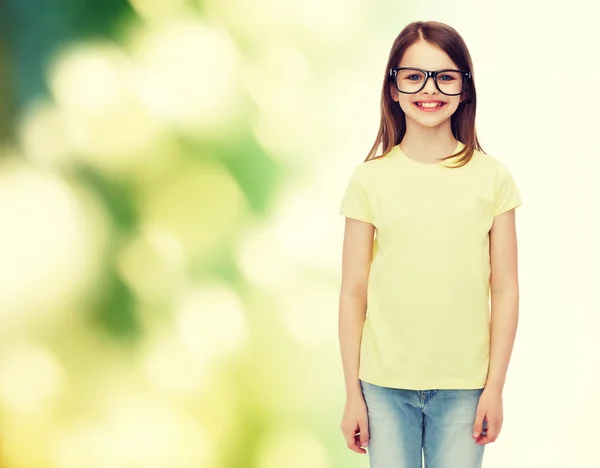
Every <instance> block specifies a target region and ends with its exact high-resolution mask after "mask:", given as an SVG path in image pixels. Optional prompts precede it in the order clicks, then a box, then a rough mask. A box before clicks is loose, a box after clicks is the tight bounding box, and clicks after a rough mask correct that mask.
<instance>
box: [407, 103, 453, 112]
mask: <svg viewBox="0 0 600 468" xmlns="http://www.w3.org/2000/svg"><path fill="white" fill-rule="evenodd" d="M413 104H414V105H415V106H416V107H418V108H419V109H420V110H422V111H435V110H438V109H439V108H441V107H444V106H445V105H446V103H445V102H441V101H437V102H413Z"/></svg>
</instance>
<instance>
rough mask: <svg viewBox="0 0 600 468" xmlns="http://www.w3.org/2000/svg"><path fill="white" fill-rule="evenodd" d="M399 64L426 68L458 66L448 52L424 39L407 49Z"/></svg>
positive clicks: (439, 68) (438, 68)
mask: <svg viewBox="0 0 600 468" xmlns="http://www.w3.org/2000/svg"><path fill="white" fill-rule="evenodd" d="M398 66H399V67H415V68H423V69H425V70H442V69H444V68H458V67H457V66H456V64H455V63H454V62H453V61H452V60H450V57H449V56H448V54H447V53H446V52H444V51H443V50H442V49H440V48H439V47H437V46H435V45H433V44H430V43H429V42H426V41H423V40H421V41H417V42H415V43H414V44H412V45H411V46H409V47H408V48H407V49H406V51H405V52H404V55H403V57H402V60H400V63H399V64H398Z"/></svg>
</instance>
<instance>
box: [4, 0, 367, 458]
mask: <svg viewBox="0 0 600 468" xmlns="http://www.w3.org/2000/svg"><path fill="white" fill-rule="evenodd" d="M340 5H341V3H340V2H337V1H333V2H331V4H330V5H322V4H321V3H320V2H315V1H311V2H308V3H305V4H302V5H298V4H289V5H288V4H279V3H274V2H270V1H267V0H261V1H258V2H256V3H255V4H253V5H248V4H245V3H243V2H241V1H239V0H235V1H231V2H218V1H216V0H213V1H206V2H204V3H202V4H200V3H198V2H191V1H190V2H188V1H185V0H177V1H167V0H135V1H134V0H132V1H131V3H128V2H124V1H117V0H88V1H83V0H82V1H71V2H62V1H56V0H53V1H48V2H45V3H44V4H43V5H40V4H39V3H37V2H33V1H32V0H5V1H3V2H2V3H1V4H0V17H1V19H2V42H1V44H0V63H1V64H2V70H3V73H2V74H1V76H0V97H1V98H2V101H3V103H4V104H5V105H4V106H2V107H1V108H0V109H1V110H0V137H1V138H2V141H1V145H0V223H1V225H2V230H1V234H0V258H3V262H2V266H0V330H1V332H0V333H2V336H1V337H0V434H3V436H2V437H0V460H1V462H0V463H1V464H0V466H1V467H8V468H50V467H52V468H81V467H84V466H85V467H86V468H95V467H98V468H109V467H110V468H119V467H123V468H125V467H126V468H130V467H140V468H142V467H143V468H159V467H168V468H187V467H190V468H192V467H194V468H198V467H203V468H204V467H206V468H254V467H256V468H281V467H285V468H295V467H302V468H305V467H307V466H309V467H311V468H325V467H337V466H345V467H350V466H367V461H366V458H364V457H358V456H353V455H352V454H351V453H349V451H348V450H347V449H346V447H345V444H344V442H343V440H342V438H341V435H340V434H339V429H338V427H339V419H340V417H341V409H342V407H343V403H344V402H343V401H342V399H341V398H342V397H343V381H342V378H341V369H340V364H339V360H338V354H337V353H338V351H337V332H336V321H337V317H336V316H337V310H336V307H337V298H336V294H337V291H336V287H337V274H338V273H337V263H336V262H335V260H336V259H337V252H336V251H335V249H337V248H338V245H339V235H338V234H336V233H335V232H334V229H335V228H336V227H337V226H336V225H335V223H333V221H332V220H333V219H335V213H336V212H337V207H336V206H337V201H338V195H339V192H338V189H339V188H340V187H341V185H343V184H344V178H343V177H336V179H337V180H335V181H333V179H332V176H334V175H336V173H337V172H339V171H337V169H339V166H336V164H339V161H342V160H344V159H346V160H347V162H346V164H347V165H348V166H350V165H352V164H354V163H355V162H359V161H360V160H361V159H362V152H360V151H358V152H355V156H356V158H355V159H354V161H349V160H348V158H347V157H346V156H345V155H344V151H345V150H346V149H347V148H351V147H352V146H353V145H354V144H355V142H356V141H357V138H358V137H357V135H356V134H353V135H345V136H344V143H343V145H340V143H339V140H340V137H341V136H342V134H345V133H346V128H347V125H348V124H349V122H351V121H355V119H354V116H352V115H351V113H350V112H349V109H351V108H352V103H351V102H350V103H345V101H346V100H347V93H348V92H349V90H352V89H355V90H356V89H359V88H360V77H357V78H356V79H357V81H355V82H351V81H349V82H348V83H347V86H348V88H339V87H338V86H337V84H336V80H337V79H338V77H339V76H340V74H344V73H346V72H345V70H346V69H342V70H338V65H337V64H332V58H333V57H335V55H336V54H337V52H336V50H337V48H339V46H340V44H341V41H343V40H347V39H348V38H349V35H350V31H352V28H355V27H357V26H358V25H361V24H362V23H361V22H360V21H361V19H360V18H363V19H365V20H366V21H368V20H369V17H368V16H361V15H363V13H364V12H365V11H366V7H365V5H366V4H365V3H363V2H359V1H358V0H354V1H352V2H349V3H347V4H346V8H347V12H346V15H345V16H344V15H340V14H339V7H340ZM323 7H327V11H326V12H325V13H326V15H325V16H319V15H318V13H323V12H322V11H321V9H322V8H323ZM363 26H364V25H363ZM351 66H352V65H346V67H347V69H351ZM352 86H354V87H355V88H352ZM332 116H333V117H332ZM365 119H366V117H365ZM334 148H335V152H331V150H332V149H334ZM365 149H366V148H365ZM327 152H329V154H330V155H331V157H330V158H329V159H323V155H324V154H327ZM336 157H337V158H338V160H336V159H335V158H336ZM328 194H330V195H331V200H332V201H331V202H330V203H329V204H323V200H324V199H323V197H324V196H327V195H328ZM332 213H333V215H332ZM32 447H35V449H32Z"/></svg>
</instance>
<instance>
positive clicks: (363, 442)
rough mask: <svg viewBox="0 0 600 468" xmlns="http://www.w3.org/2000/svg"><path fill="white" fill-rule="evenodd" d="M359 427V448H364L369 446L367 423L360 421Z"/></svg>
mask: <svg viewBox="0 0 600 468" xmlns="http://www.w3.org/2000/svg"><path fill="white" fill-rule="evenodd" d="M359 426H360V433H359V435H360V446H361V447H366V446H367V445H369V424H368V423H367V421H361V422H359Z"/></svg>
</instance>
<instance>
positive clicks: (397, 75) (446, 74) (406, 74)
mask: <svg viewBox="0 0 600 468" xmlns="http://www.w3.org/2000/svg"><path fill="white" fill-rule="evenodd" d="M430 77H432V78H433V82H434V83H435V87H436V88H437V89H438V90H439V91H440V93H442V94H445V95H446V96H458V95H459V94H462V93H463V92H464V91H465V89H466V88H467V82H468V80H469V78H471V72H468V71H465V70H452V69H448V70H437V71H428V70H421V69H420V68H408V67H395V68H391V69H390V74H389V79H390V80H393V81H394V84H395V85H396V89H397V90H398V91H400V92H401V93H405V94H415V93H418V92H419V91H421V90H422V89H423V88H424V87H425V84H426V83H427V80H428V79H429V78H430Z"/></svg>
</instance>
